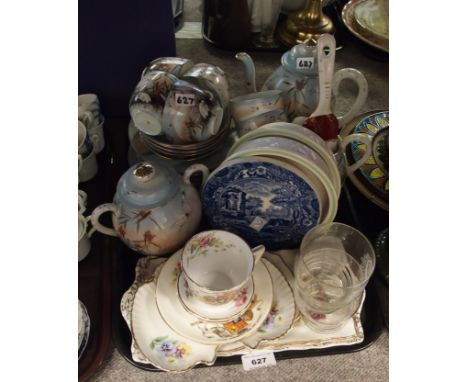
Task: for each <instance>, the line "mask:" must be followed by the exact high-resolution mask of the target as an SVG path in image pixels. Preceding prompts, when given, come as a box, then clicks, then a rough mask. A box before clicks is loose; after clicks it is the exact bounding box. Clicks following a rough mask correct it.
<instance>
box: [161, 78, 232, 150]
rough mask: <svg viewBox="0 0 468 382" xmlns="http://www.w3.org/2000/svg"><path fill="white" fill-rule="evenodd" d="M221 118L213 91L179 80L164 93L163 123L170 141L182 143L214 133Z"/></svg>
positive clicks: (205, 138)
mask: <svg viewBox="0 0 468 382" xmlns="http://www.w3.org/2000/svg"><path fill="white" fill-rule="evenodd" d="M222 120H223V108H222V106H221V104H220V101H219V98H218V97H217V96H216V95H215V94H214V93H213V92H211V91H208V90H204V89H201V88H200V87H197V86H195V85H194V84H192V83H189V82H187V81H182V80H179V81H177V82H176V83H175V84H174V86H173V87H172V90H171V92H170V93H169V95H168V96H167V101H166V104H165V106H164V111H163V118H162V123H163V126H164V134H165V135H166V138H167V139H168V140H169V141H170V142H172V143H176V144H185V143H192V142H201V141H205V140H207V139H208V138H210V137H212V136H214V135H216V134H217V133H218V131H219V129H220V127H221V123H222Z"/></svg>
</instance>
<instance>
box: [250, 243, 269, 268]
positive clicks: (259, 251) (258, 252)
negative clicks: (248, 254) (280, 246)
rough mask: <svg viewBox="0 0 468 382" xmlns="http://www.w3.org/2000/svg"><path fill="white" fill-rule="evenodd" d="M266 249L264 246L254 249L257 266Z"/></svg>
mask: <svg viewBox="0 0 468 382" xmlns="http://www.w3.org/2000/svg"><path fill="white" fill-rule="evenodd" d="M265 249H266V248H265V246H264V245H258V246H256V247H255V248H252V253H253V255H254V259H255V264H257V263H258V262H259V261H260V259H261V258H262V256H263V254H264V253H265Z"/></svg>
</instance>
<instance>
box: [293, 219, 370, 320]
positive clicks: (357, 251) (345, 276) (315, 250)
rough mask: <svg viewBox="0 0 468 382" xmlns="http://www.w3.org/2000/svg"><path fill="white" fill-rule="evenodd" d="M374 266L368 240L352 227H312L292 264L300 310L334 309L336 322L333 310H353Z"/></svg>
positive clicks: (309, 312) (345, 314)
mask: <svg viewBox="0 0 468 382" xmlns="http://www.w3.org/2000/svg"><path fill="white" fill-rule="evenodd" d="M374 268H375V253H374V249H373V247H372V244H371V243H370V242H369V240H367V238H366V237H365V236H364V235H363V234H362V233H361V232H359V231H358V230H356V229H355V228H353V227H350V226H348V225H346V224H342V223H329V224H323V225H319V226H316V227H314V228H312V229H311V230H310V231H309V232H308V233H307V234H306V235H305V236H304V239H303V240H302V243H301V247H300V253H299V256H298V257H297V258H296V261H295V265H294V275H295V276H294V294H295V298H296V300H297V301H298V307H299V309H300V311H301V313H302V314H303V316H304V317H305V318H306V319H307V317H308V316H309V317H312V315H313V314H315V315H317V317H318V316H320V315H330V314H332V313H335V316H334V317H335V320H334V324H335V326H338V325H339V324H340V322H339V319H336V317H337V315H336V313H337V311H340V310H341V313H339V314H342V316H343V319H346V318H347V317H348V316H350V314H353V313H354V311H355V309H357V306H356V307H355V309H354V308H353V306H355V305H356V304H357V303H356V301H357V300H358V299H359V298H360V296H361V295H362V292H363V291H364V288H365V287H366V285H367V283H368V281H369V278H370V277H371V275H372V272H373V271H374ZM353 304H354V305H353ZM353 309H354V311H353V312H351V313H350V311H351V310H353Z"/></svg>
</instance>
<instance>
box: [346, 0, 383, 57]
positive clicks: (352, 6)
mask: <svg viewBox="0 0 468 382" xmlns="http://www.w3.org/2000/svg"><path fill="white" fill-rule="evenodd" d="M365 1H368V0H351V1H349V2H348V3H347V4H346V5H345V6H344V8H343V10H342V11H341V18H342V19H343V23H344V24H345V25H346V28H348V30H349V31H350V32H351V33H352V34H353V35H354V36H356V37H357V38H358V39H359V40H361V41H363V42H364V43H366V44H368V45H370V46H372V47H374V48H377V49H379V50H381V51H384V52H386V53H389V40H388V38H382V37H380V36H378V35H376V34H375V33H373V32H371V31H370V30H368V29H366V28H363V27H362V26H361V25H360V24H359V23H358V22H357V20H356V17H355V10H356V7H357V6H358V5H360V4H362V3H363V2H365Z"/></svg>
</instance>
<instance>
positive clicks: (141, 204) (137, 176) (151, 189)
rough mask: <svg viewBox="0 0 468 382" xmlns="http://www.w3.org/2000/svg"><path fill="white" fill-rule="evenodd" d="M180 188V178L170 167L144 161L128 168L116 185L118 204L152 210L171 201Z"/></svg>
mask: <svg viewBox="0 0 468 382" xmlns="http://www.w3.org/2000/svg"><path fill="white" fill-rule="evenodd" d="M179 187H180V176H179V174H177V173H176V171H175V170H174V169H172V168H170V167H167V166H164V165H162V164H160V163H156V162H153V161H144V162H141V163H138V164H136V165H134V166H132V167H130V168H129V169H128V170H127V171H126V172H125V173H124V174H123V175H122V177H121V178H120V180H119V182H118V184H117V191H116V194H115V199H116V201H117V202H118V203H123V204H125V205H131V206H133V207H136V208H152V207H155V206H156V205H158V204H160V203H163V202H165V201H166V200H169V199H171V198H172V197H173V196H174V194H175V193H176V192H177V190H178V189H179Z"/></svg>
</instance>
